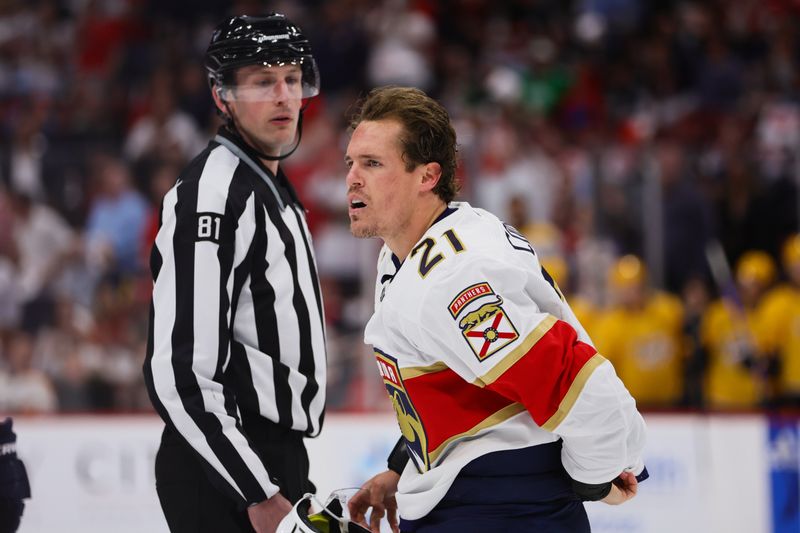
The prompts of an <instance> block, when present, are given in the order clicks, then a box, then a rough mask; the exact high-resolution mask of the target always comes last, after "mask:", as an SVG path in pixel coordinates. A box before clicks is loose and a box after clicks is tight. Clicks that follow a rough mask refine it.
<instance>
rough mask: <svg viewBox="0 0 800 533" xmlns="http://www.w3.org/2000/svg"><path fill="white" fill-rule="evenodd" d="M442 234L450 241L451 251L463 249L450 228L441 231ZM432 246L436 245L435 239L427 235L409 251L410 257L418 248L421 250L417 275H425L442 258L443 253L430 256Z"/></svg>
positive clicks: (457, 251)
mask: <svg viewBox="0 0 800 533" xmlns="http://www.w3.org/2000/svg"><path fill="white" fill-rule="evenodd" d="M442 236H443V237H445V238H446V239H447V242H449V243H450V247H451V248H452V249H453V252H455V253H457V254H458V253H461V252H463V251H464V244H463V243H462V242H461V241H460V240H459V239H458V237H457V236H456V233H455V232H454V231H453V229H452V228H451V229H449V230H447V231H445V232H444V233H442ZM434 246H436V240H434V239H433V238H431V237H428V238H426V239H425V240H424V241H422V242H421V243H419V244H418V245H417V246H415V247H414V249H413V250H412V251H411V257H414V256H415V255H417V253H418V252H419V251H420V250H422V258H421V259H420V261H419V275H420V276H422V277H423V278H424V277H425V276H427V275H428V272H430V271H431V270H433V268H434V267H435V266H436V265H438V264H439V263H440V262H441V261H442V259H444V255H442V254H441V253H437V254H436V255H434V256H431V253H432V252H433V248H434Z"/></svg>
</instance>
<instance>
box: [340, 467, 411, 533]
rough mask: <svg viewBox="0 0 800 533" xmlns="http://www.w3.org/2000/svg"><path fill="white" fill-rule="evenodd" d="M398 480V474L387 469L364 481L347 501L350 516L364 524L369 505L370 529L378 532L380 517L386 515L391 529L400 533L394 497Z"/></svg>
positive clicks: (375, 532)
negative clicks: (370, 510)
mask: <svg viewBox="0 0 800 533" xmlns="http://www.w3.org/2000/svg"><path fill="white" fill-rule="evenodd" d="M399 481H400V474H398V473H397V472H393V471H392V470H387V471H385V472H381V473H380V474H378V475H376V476H374V477H373V478H372V479H370V480H369V481H367V482H366V483H364V485H363V486H362V487H361V490H359V491H358V492H357V493H356V494H355V496H353V497H352V498H350V501H348V502H347V508H348V509H349V510H350V517H351V518H352V519H353V520H355V521H356V522H358V523H360V524H363V525H365V526H366V525H367V520H366V515H367V511H368V510H369V509H370V507H371V508H372V512H371V513H370V515H369V529H370V531H372V532H373V533H380V530H381V519H382V518H383V516H384V515H386V519H387V520H388V521H389V525H390V526H391V528H392V531H393V532H394V533H400V525H399V524H398V522H397V500H395V498H394V495H395V493H396V492H397V483H398V482H399Z"/></svg>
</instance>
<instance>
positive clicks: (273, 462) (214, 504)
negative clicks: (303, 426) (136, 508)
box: [156, 419, 316, 533]
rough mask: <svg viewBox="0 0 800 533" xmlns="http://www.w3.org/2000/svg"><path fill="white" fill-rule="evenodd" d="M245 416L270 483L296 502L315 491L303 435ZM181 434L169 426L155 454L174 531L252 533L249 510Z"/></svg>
mask: <svg viewBox="0 0 800 533" xmlns="http://www.w3.org/2000/svg"><path fill="white" fill-rule="evenodd" d="M247 422H248V421H247V420H245V432H246V433H247V436H248V438H249V439H250V441H251V442H252V443H253V445H254V446H255V448H256V450H257V451H258V454H259V456H260V457H261V460H262V462H263V463H264V466H265V467H266V469H267V472H269V474H270V477H271V478H272V482H273V483H275V484H276V485H278V486H279V487H280V488H281V494H283V495H284V496H285V497H286V499H288V500H289V501H290V502H292V503H294V502H296V501H297V500H299V499H300V498H302V496H303V494H305V493H306V492H312V493H313V492H315V490H316V489H315V487H314V485H313V484H312V483H311V481H309V479H308V453H307V452H306V448H305V444H304V443H303V434H302V433H301V432H298V431H292V430H290V429H286V428H283V427H281V426H278V425H276V424H274V423H271V422H269V421H267V420H265V419H258V420H256V421H250V423H249V424H248V423H247ZM209 470H210V467H209V466H208V465H206V464H205V462H204V461H202V460H201V459H199V457H198V455H197V454H196V452H194V450H192V449H191V448H190V446H189V445H188V444H187V443H186V441H184V440H183V437H181V436H180V435H179V434H178V433H176V432H175V431H174V430H172V429H170V428H169V427H166V428H165V429H164V433H163V434H162V436H161V446H160V447H159V448H158V453H157V455H156V491H157V492H158V499H159V500H160V502H161V509H162V510H163V511H164V516H165V518H166V519H167V524H168V525H169V530H170V531H171V532H172V533H221V532H225V533H228V532H230V533H237V532H242V533H245V532H246V533H252V532H253V531H254V530H253V528H252V526H251V525H250V520H249V518H248V516H247V509H242V508H240V507H239V506H238V505H237V503H236V501H234V500H233V499H232V498H231V496H230V495H229V494H228V493H226V492H222V491H221V490H220V489H218V488H217V487H215V486H214V485H213V484H212V483H211V481H210V480H209V476H217V478H218V479H220V480H221V478H219V476H218V474H216V472H213V471H211V472H210V471H209Z"/></svg>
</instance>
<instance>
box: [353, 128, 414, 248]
mask: <svg viewBox="0 0 800 533" xmlns="http://www.w3.org/2000/svg"><path fill="white" fill-rule="evenodd" d="M402 131H403V126H402V125H401V124H400V123H399V122H397V121H396V120H377V121H364V122H362V123H360V124H359V125H358V127H356V129H355V131H354V132H353V136H352V137H351V138H350V144H348V146H347V153H346V155H345V164H346V165H347V166H348V168H349V171H348V172H347V202H348V213H349V215H350V231H351V232H352V233H353V235H355V236H356V237H361V238H365V237H381V238H382V239H383V240H384V241H385V242H387V244H390V246H391V242H392V241H393V240H395V239H398V238H399V239H402V238H403V235H404V232H405V231H406V230H407V229H408V228H409V226H410V223H411V219H412V216H413V212H414V205H415V202H416V199H417V197H418V194H419V182H420V181H421V177H422V175H424V172H425V170H424V166H423V165H419V166H417V167H416V168H414V169H413V170H411V171H408V170H406V162H405V161H404V160H403V157H402V148H401V144H400V134H401V133H402Z"/></svg>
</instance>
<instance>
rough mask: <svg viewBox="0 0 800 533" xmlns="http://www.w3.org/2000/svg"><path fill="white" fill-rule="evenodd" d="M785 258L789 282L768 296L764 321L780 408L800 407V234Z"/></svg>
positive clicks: (789, 243)
mask: <svg viewBox="0 0 800 533" xmlns="http://www.w3.org/2000/svg"><path fill="white" fill-rule="evenodd" d="M782 259H783V268H784V272H785V274H786V283H782V284H781V285H778V286H777V287H775V288H774V289H772V290H771V291H770V292H769V293H768V294H767V295H766V296H764V302H763V304H762V306H761V310H760V312H761V322H762V324H763V327H764V331H765V342H766V344H767V348H768V349H769V350H770V352H774V353H775V354H776V356H777V363H778V364H777V384H776V385H777V391H776V392H777V396H778V397H777V400H778V405H781V406H785V407H800V233H795V234H794V235H792V236H791V237H790V238H789V239H788V240H787V241H786V243H785V245H784V247H783V257H782Z"/></svg>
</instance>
